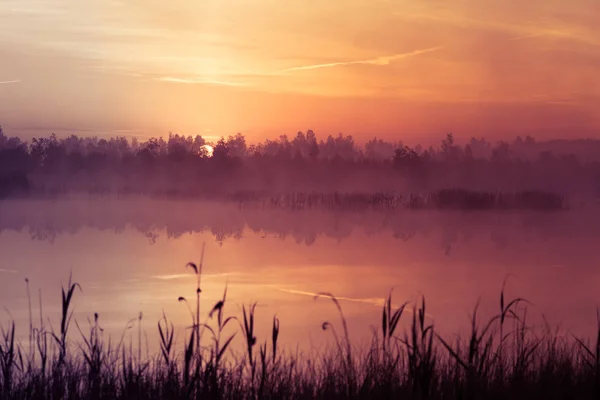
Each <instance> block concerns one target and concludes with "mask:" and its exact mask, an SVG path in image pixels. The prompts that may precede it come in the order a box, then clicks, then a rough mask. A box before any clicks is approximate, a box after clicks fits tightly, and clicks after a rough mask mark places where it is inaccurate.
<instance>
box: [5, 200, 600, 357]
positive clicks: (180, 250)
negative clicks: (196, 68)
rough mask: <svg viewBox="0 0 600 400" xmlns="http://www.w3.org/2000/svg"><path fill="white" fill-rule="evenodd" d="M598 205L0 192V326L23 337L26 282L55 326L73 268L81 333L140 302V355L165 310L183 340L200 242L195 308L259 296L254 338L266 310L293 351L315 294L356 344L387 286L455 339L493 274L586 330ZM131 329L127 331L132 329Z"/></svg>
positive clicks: (488, 299) (599, 294)
mask: <svg viewBox="0 0 600 400" xmlns="http://www.w3.org/2000/svg"><path fill="white" fill-rule="evenodd" d="M599 215H600V213H598V211H597V210H596V208H595V207H587V208H584V209H578V210H571V211H562V212H551V213H543V212H541V213H536V212H516V211H504V212H453V211H444V212H442V211H439V212H437V211H435V212H434V211H402V212H397V213H393V214H389V213H388V214H386V213H383V212H369V213H350V212H349V213H333V212H326V211H301V212H288V211H281V210H268V209H243V208H240V207H237V206H236V205H235V204H222V203H211V202H194V201H183V200H148V199H141V198H124V199H123V198H121V199H119V198H105V199H98V198H64V199H58V200H56V199H55V200H19V201H17V200H10V201H4V202H2V203H0V306H2V312H1V316H0V321H1V322H2V324H4V326H6V323H7V322H8V321H9V320H10V319H14V320H15V321H16V322H17V326H18V329H19V332H20V337H21V339H22V340H25V339H26V338H24V336H26V332H27V326H28V324H29V322H28V321H29V311H28V310H29V306H28V296H27V290H26V285H25V278H28V279H29V283H30V290H31V301H32V312H33V315H34V321H35V323H38V322H37V321H39V306H38V305H39V294H40V293H41V296H42V298H43V301H44V305H43V307H44V309H43V313H44V315H45V317H44V318H45V321H46V322H48V321H50V322H51V323H52V324H53V326H54V327H55V329H56V328H57V326H58V324H59V320H60V306H61V305H60V286H61V284H66V283H67V281H68V278H69V274H70V273H72V275H73V280H74V281H76V282H78V283H79V284H80V285H81V287H82V291H81V292H79V291H78V292H76V294H75V299H74V306H75V314H74V317H75V318H76V320H77V321H78V323H79V325H80V327H81V329H82V330H84V331H85V330H86V329H87V321H86V318H88V317H89V318H92V317H93V314H94V313H95V312H97V313H98V314H99V316H100V324H101V326H102V327H103V328H104V329H105V333H106V334H107V335H108V334H110V335H112V336H113V337H120V336H121V334H122V333H123V332H124V329H125V327H126V325H127V322H128V321H130V320H132V319H137V318H138V316H139V313H140V312H141V313H142V315H143V319H142V326H143V329H144V331H145V333H146V337H147V341H148V349H147V350H148V351H149V352H150V353H153V352H155V351H156V350H157V348H158V342H157V337H158V336H157V335H158V333H157V328H156V324H157V322H158V320H159V319H160V318H161V317H162V315H163V312H164V313H165V315H167V316H168V318H169V319H170V320H171V321H173V322H174V324H175V327H176V328H177V329H178V331H179V332H178V336H177V337H178V340H179V342H180V343H181V341H182V340H183V332H184V328H185V327H187V326H189V325H191V318H190V313H189V311H188V309H187V307H186V306H185V304H184V303H182V302H179V301H178V298H179V297H180V296H183V297H186V298H187V299H188V300H189V301H190V302H191V303H192V305H193V303H194V299H195V276H194V275H193V273H192V270H191V269H190V268H186V264H187V263H188V262H195V263H199V261H200V257H201V251H202V246H203V244H205V246H206V247H205V256H204V267H203V273H202V285H201V286H202V309H201V313H202V316H203V317H202V319H203V320H205V319H206V318H207V317H208V312H209V311H210V309H211V308H212V306H213V305H214V304H215V303H216V302H217V301H218V300H219V299H220V298H221V297H222V294H223V291H224V289H225V287H227V290H228V292H227V301H226V306H225V312H226V314H228V315H234V316H238V317H239V316H240V315H241V308H242V305H246V306H247V305H249V304H251V303H253V302H257V303H258V306H257V308H256V318H257V321H256V324H257V332H258V333H257V337H258V341H259V342H263V341H264V340H267V339H269V338H270V329H271V321H272V318H273V316H274V315H277V316H278V318H279V319H280V323H281V334H280V339H281V341H282V343H283V344H284V345H285V346H286V347H287V348H288V349H292V350H293V349H296V348H298V349H301V350H306V349H318V348H322V347H323V346H326V345H328V344H331V340H332V339H331V335H330V333H328V332H323V330H322V329H321V327H322V323H323V322H324V321H326V320H328V321H331V322H332V324H333V325H334V326H335V329H336V330H337V331H338V332H341V325H340V321H339V317H338V314H337V311H336V308H335V306H334V304H333V303H332V302H331V301H330V300H328V299H325V298H320V299H318V300H314V296H315V294H317V293H319V292H330V293H332V294H333V295H335V296H337V298H338V299H339V301H340V304H341V306H342V308H343V312H344V315H345V317H346V319H347V320H348V325H349V328H350V336H351V339H352V340H353V342H355V343H356V344H365V343H367V341H368V340H370V338H371V332H372V329H376V328H379V327H380V325H381V304H382V303H383V299H384V298H385V297H386V296H387V295H388V293H389V291H390V290H391V289H393V290H394V292H393V293H394V297H393V298H394V302H395V303H402V302H404V301H414V300H416V299H417V298H418V297H419V296H420V294H424V295H425V298H426V301H427V312H428V317H429V318H430V319H431V320H432V321H433V322H434V323H435V326H436V329H437V330H438V331H440V332H443V333H445V334H454V333H457V334H458V333H461V332H464V331H465V330H466V329H468V325H469V320H468V318H469V314H470V313H472V311H473V307H474V306H475V304H476V303H477V301H478V299H480V300H481V308H480V310H481V313H482V315H483V316H490V315H492V313H494V312H496V311H497V310H498V309H499V295H500V290H501V287H502V283H503V281H504V279H505V278H507V277H508V281H507V289H506V292H507V293H506V295H507V298H512V297H517V296H519V297H525V298H526V299H527V300H529V301H530V302H531V304H530V305H529V306H528V309H529V315H530V321H531V323H532V324H534V325H537V326H539V327H540V328H541V327H542V326H543V325H542V323H543V319H542V315H544V316H545V317H546V319H547V321H548V322H549V323H550V325H551V326H553V327H556V326H558V325H560V331H561V332H563V333H574V334H577V335H590V334H592V333H593V329H594V328H595V327H596V306H597V305H598V303H599V300H600V291H599V290H598V288H600V269H599V268H598V265H600V264H599V263H598V261H599V259H600V252H599V251H598V243H600V242H599V239H600V217H599ZM404 318H406V320H405V321H404V322H408V320H409V318H410V314H406V316H405V317H404ZM72 329H73V331H75V332H76V327H75V326H73V327H72ZM236 329H237V327H236ZM134 331H135V330H134V329H129V330H128V331H127V334H126V337H128V338H129V337H132V338H133V339H132V340H135V337H136V333H135V332H134ZM71 333H72V335H74V336H73V337H75V338H76V337H77V335H78V334H74V333H73V332H71ZM240 340H241V338H240ZM181 347H182V345H181Z"/></svg>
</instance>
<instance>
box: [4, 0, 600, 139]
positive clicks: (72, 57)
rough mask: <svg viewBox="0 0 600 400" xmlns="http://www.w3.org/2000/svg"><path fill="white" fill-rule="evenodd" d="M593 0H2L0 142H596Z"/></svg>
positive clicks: (599, 97)
mask: <svg viewBox="0 0 600 400" xmlns="http://www.w3.org/2000/svg"><path fill="white" fill-rule="evenodd" d="M598 15H600V2H598V1H597V0H571V1H564V0H560V1H559V0H543V1H542V0H531V1H527V2H524V1H517V0H493V1H492V0H452V1H441V0H394V1H392V0H344V1H341V0H328V1H323V0H301V1H300V0H288V1H275V0H252V1H250V0H202V1H189V0H171V1H168V2H167V1H163V0H161V1H158V0H127V1H125V0H122V1H118V0H86V1H80V0H2V1H1V2H0V55H1V56H2V61H1V62H0V124H2V125H3V126H4V129H5V130H6V131H7V133H12V134H22V135H24V136H26V135H42V134H46V133H48V132H49V131H56V132H59V133H67V132H69V133H70V132H72V131H78V132H80V133H83V134H112V135H116V134H124V135H126V136H131V135H137V136H141V137H144V136H149V135H160V134H163V135H166V134H167V133H168V132H169V131H174V132H181V133H184V134H198V133H199V134H203V135H209V136H213V135H214V136H220V135H229V134H232V133H235V132H237V131H242V132H244V133H246V135H247V136H248V137H250V139H251V140H256V139H262V138H264V137H265V136H277V135H279V134H283V133H287V134H294V133H295V132H296V131H297V130H306V129H308V128H312V129H314V130H315V131H316V132H317V134H321V135H326V134H329V133H337V132H340V131H341V132H344V133H347V134H353V135H355V136H356V137H357V138H358V139H359V140H364V139H366V138H369V137H372V136H374V135H377V136H382V137H387V138H391V137H405V138H413V139H416V140H419V139H420V140H421V141H426V140H427V138H431V137H433V138H435V140H438V139H439V138H440V137H442V135H443V134H444V133H445V132H447V131H453V132H455V134H456V135H457V136H458V137H461V136H470V135H477V136H480V135H485V136H489V137H509V138H512V137H514V136H516V135H517V134H528V133H531V134H534V135H535V136H536V137H539V138H542V137H547V138H550V137H582V136H600V113H598V109H599V106H600V83H598V71H599V70H600V25H599V24H598V23H597V16H598Z"/></svg>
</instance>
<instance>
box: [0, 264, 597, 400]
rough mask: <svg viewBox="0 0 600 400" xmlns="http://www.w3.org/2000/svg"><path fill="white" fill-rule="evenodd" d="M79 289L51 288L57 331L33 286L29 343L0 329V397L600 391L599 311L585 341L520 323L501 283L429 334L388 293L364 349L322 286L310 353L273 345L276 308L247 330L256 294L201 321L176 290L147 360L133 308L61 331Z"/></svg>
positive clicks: (424, 321) (419, 307)
mask: <svg viewBox="0 0 600 400" xmlns="http://www.w3.org/2000/svg"><path fill="white" fill-rule="evenodd" d="M199 272H200V269H199V268H198V273H197V274H199ZM195 281H196V282H195V284H194V286H195V288H196V289H197V288H198V287H199V282H200V279H199V278H198V277H197V276H196V280H195ZM78 288H79V289H81V288H80V286H79V285H78V284H77V283H74V282H73V281H72V280H71V278H70V279H69V282H68V284H67V286H66V287H63V288H62V315H61V319H60V331H58V332H56V333H55V332H54V331H53V330H52V328H51V325H50V330H49V331H48V330H47V328H46V326H48V325H47V324H46V323H45V322H44V318H43V315H42V308H41V305H42V302H41V293H40V310H39V311H40V321H39V325H38V324H37V323H35V322H34V321H33V320H32V319H30V329H29V332H28V336H29V337H31V340H33V341H34V342H35V346H31V343H30V342H26V343H21V342H20V340H19V339H18V337H17V333H16V332H17V329H16V326H15V323H14V321H12V320H10V321H9V322H8V324H4V325H3V326H2V329H1V331H0V332H1V337H0V397H1V398H2V399H44V398H49V399H63V398H73V399H88V398H90V399H129V398H144V399H164V398H169V399H190V398H194V399H201V398H202V399H203V398H208V399H248V400H257V399H308V398H318V399H371V398H382V399H394V398H402V399H419V400H424V399H427V400H429V399H431V400H436V399H513V398H548V399H563V398H564V399H567V398H568V399H597V398H598V397H599V395H600V313H599V314H598V315H597V322H598V330H597V332H596V335H595V337H594V338H593V339H594V340H590V339H589V338H579V337H574V336H567V337H565V336H564V335H559V333H558V330H555V331H553V330H552V329H550V327H546V329H545V330H543V331H541V332H540V331H538V330H536V329H534V328H532V327H531V326H530V324H529V322H528V321H529V319H528V318H529V317H528V309H527V307H528V305H529V304H530V303H529V302H528V301H527V300H525V299H523V298H520V297H516V298H513V299H507V297H506V294H505V293H506V281H505V282H504V283H503V284H502V288H501V291H500V307H499V311H498V313H497V314H496V315H493V316H491V317H490V318H486V319H483V318H482V317H481V316H480V313H479V312H478V310H479V303H478V304H477V305H476V306H475V308H474V311H473V313H472V315H471V317H470V321H469V333H468V334H467V335H465V336H462V337H457V338H455V339H450V338H449V337H448V336H444V335H441V334H440V333H439V331H438V330H437V327H436V326H435V325H434V322H433V321H432V319H431V317H430V316H429V314H428V313H427V309H428V306H427V302H426V300H425V297H424V296H422V297H419V298H418V299H417V300H416V301H414V302H412V303H410V302H404V303H400V304H399V305H395V303H394V302H393V299H392V293H391V292H390V293H389V294H388V296H387V298H386V299H385V301H384V303H383V305H382V308H381V314H380V315H381V325H380V327H378V328H375V327H374V328H373V337H372V341H371V345H370V346H368V347H367V348H358V347H355V346H354V345H353V343H352V341H351V338H350V335H351V333H352V332H351V331H350V329H349V327H348V324H347V320H346V318H345V316H344V313H343V308H342V304H341V303H340V301H339V300H338V299H337V298H336V297H335V296H334V295H333V294H332V293H319V295H318V296H316V298H315V299H320V298H327V299H329V300H331V302H332V303H333V305H334V306H335V307H336V311H337V313H338V315H339V317H340V320H339V325H338V324H336V323H333V322H332V321H325V322H323V323H322V324H321V326H322V328H323V329H324V330H328V331H329V332H330V333H331V335H332V338H333V339H334V342H335V346H334V347H332V348H329V349H328V350H326V351H325V352H323V353H313V354H309V355H302V354H298V353H295V354H294V353H291V352H289V351H286V349H283V350H282V349H281V348H280V345H279V341H280V323H279V319H278V318H277V317H276V316H275V317H273V320H272V322H271V325H272V327H271V332H270V335H268V336H266V337H264V338H261V337H258V335H257V330H256V327H257V325H258V323H259V320H258V318H257V313H256V311H257V305H256V303H253V304H250V305H243V306H242V313H241V315H240V316H236V315H227V313H226V306H227V304H228V299H227V294H228V289H227V286H226V287H225V289H224V290H223V296H222V297H221V299H219V300H218V301H216V302H215V304H214V305H213V306H212V308H211V309H210V311H209V312H208V314H207V315H206V319H205V320H203V321H201V320H200V316H201V315H200V313H199V312H198V311H197V310H198V307H199V305H200V301H198V297H199V296H198V297H197V301H196V309H195V310H194V309H192V307H190V306H189V304H188V303H187V301H186V300H185V298H183V297H180V301H181V302H182V303H185V304H186V305H187V308H188V310H189V312H190V318H191V320H192V325H191V326H189V327H188V328H186V335H185V336H184V338H185V339H184V342H183V346H182V347H181V350H180V351H178V350H177V348H178V347H179V346H178V345H177V344H176V343H175V337H176V329H175V327H174V325H173V323H172V322H170V320H169V319H168V317H167V316H166V315H165V314H164V313H163V316H162V318H161V319H160V320H159V321H158V323H157V325H156V329H157V331H158V336H159V343H158V348H159V349H160V352H159V353H158V354H157V355H156V356H153V357H151V356H148V355H146V356H145V357H144V356H143V353H142V350H141V349H142V344H143V341H142V334H143V332H144V330H143V326H142V324H141V322H142V315H141V314H140V315H138V317H137V318H133V319H131V320H130V321H129V322H128V323H127V324H126V326H125V329H124V330H123V334H122V336H121V338H120V340H118V341H116V342H113V341H111V338H110V337H108V338H107V337H105V335H104V330H103V328H102V325H101V323H100V321H101V318H100V316H99V315H98V314H97V313H94V314H93V317H91V318H89V319H88V321H87V327H86V328H84V327H82V325H80V323H79V321H77V320H74V324H75V326H76V328H77V332H78V333H79V335H78V336H79V339H76V338H73V337H71V335H69V326H70V322H71V320H72V315H73V314H72V308H73V300H74V293H75V291H76V289H78ZM198 294H199V293H198ZM32 312H33V310H32ZM32 315H33V314H32ZM235 322H238V323H239V330H237V331H236V328H235V327H236V324H235ZM307 323H310V322H309V321H307ZM315 323H318V322H317V321H315ZM340 325H341V326H340ZM336 326H337V327H338V328H337V329H338V330H336ZM136 327H137V331H136V329H135V328H136ZM340 329H341V330H340ZM202 331H204V333H205V334H206V335H208V336H207V341H206V343H207V344H203V343H204V342H198V341H197V339H198V335H200V333H201V332H202ZM128 332H129V333H132V334H131V335H128ZM338 332H340V333H339V334H338ZM136 336H137V337H136ZM46 337H49V338H51V341H50V342H47V341H46ZM52 339H53V340H52ZM269 341H270V343H269ZM236 342H237V343H239V344H243V345H244V347H245V350H244V353H245V354H244V355H242V356H240V355H239V354H238V353H236V352H235V351H234V350H233V347H234V346H233V344H234V343H236ZM31 351H33V352H34V353H35V354H33V355H31V354H30V352H31Z"/></svg>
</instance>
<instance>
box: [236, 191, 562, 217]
mask: <svg viewBox="0 0 600 400" xmlns="http://www.w3.org/2000/svg"><path fill="white" fill-rule="evenodd" d="M232 199H233V200H234V201H235V202H237V203H238V204H239V206H241V207H248V208H252V207H260V208H266V209H283V210H289V211H304V210H314V209H317V210H328V211H345V212H364V211H386V212H390V211H398V210H402V209H410V210H427V209H428V210H431V209H439V210H465V211H469V210H531V211H556V210H564V209H566V208H567V201H566V198H565V197H564V196H561V195H559V194H556V193H548V192H541V191H521V192H516V193H501V192H483V191H471V190H465V189H441V190H437V191H435V192H433V193H430V194H425V195H423V194H409V195H402V194H394V193H373V194H370V193H338V192H334V193H314V192H313V193H302V192H292V193H287V194H283V195H278V196H273V195H269V194H266V193H253V192H249V193H248V192H244V193H236V194H234V195H233V196H232Z"/></svg>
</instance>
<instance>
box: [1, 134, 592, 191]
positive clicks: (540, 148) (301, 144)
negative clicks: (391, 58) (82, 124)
mask: <svg viewBox="0 0 600 400" xmlns="http://www.w3.org/2000/svg"><path fill="white" fill-rule="evenodd" d="M206 145H210V146H211V147H212V148H213V152H212V155H211V154H209V151H208V148H207V146H206ZM446 188H453V189H466V190H474V191H489V192H494V191H496V192H516V191H523V190H527V191H543V192H550V193H557V194H561V195H563V194H564V195H566V194H568V195H569V196H575V197H576V196H585V197H590V196H591V197H596V196H597V195H598V194H600V141H598V140H591V139H588V140H559V141H549V142H538V141H536V140H535V139H533V138H531V137H529V136H527V137H525V138H524V139H523V138H520V137H519V138H517V139H515V140H514V141H512V142H497V143H490V142H488V141H486V140H485V139H483V138H480V139H477V138H472V139H471V140H470V141H467V142H466V143H464V144H458V143H457V142H456V141H455V139H454V137H453V135H452V134H448V135H447V136H446V137H444V138H443V140H441V141H440V145H439V146H438V147H433V146H430V147H428V148H425V147H422V146H416V147H409V146H406V145H404V144H403V143H402V142H401V141H397V142H388V141H384V140H382V139H378V138H373V139H371V140H369V141H368V142H366V144H364V146H359V145H357V143H356V142H355V140H354V138H353V137H352V136H344V135H342V134H339V135H338V136H331V135H330V136H328V137H327V138H324V139H319V138H318V137H317V135H316V134H315V133H314V132H313V131H311V130H309V131H307V132H306V133H304V132H298V133H297V134H296V136H295V137H293V138H291V139H290V138H288V137H287V136H285V135H284V136H280V137H279V138H278V139H276V140H270V139H267V140H265V141H264V142H262V143H256V144H249V143H247V141H246V139H245V137H244V136H243V135H242V134H237V135H235V136H229V137H228V138H221V140H219V141H218V142H216V143H208V142H207V141H206V140H205V139H204V138H203V137H201V136H196V137H192V136H187V137H185V136H182V135H178V134H169V137H168V138H167V139H163V138H151V139H149V140H147V141H145V142H140V141H138V140H136V139H133V140H127V139H126V138H125V137H113V138H110V139H104V138H98V137H79V136H76V135H71V136H69V137H66V138H57V137H56V136H55V135H54V134H52V135H50V136H48V137H44V138H34V139H32V140H31V141H30V142H27V141H23V140H21V139H20V138H18V137H10V136H9V135H6V134H5V133H4V132H3V131H2V129H1V128H0V198H3V197H8V196H23V195H39V196H52V195H58V194H65V193H87V194H89V193H92V194H107V195H108V194H121V195H126V194H135V195H158V196H184V197H185V196H191V197H207V198H215V199H218V198H222V197H223V196H232V195H239V193H268V194H269V195H273V194H282V193H290V192H321V193H324V192H328V193H332V192H336V191H339V192H346V193H347V192H362V193H378V192H385V193H389V192H400V193H431V192H434V191H437V190H440V189H446Z"/></svg>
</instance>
